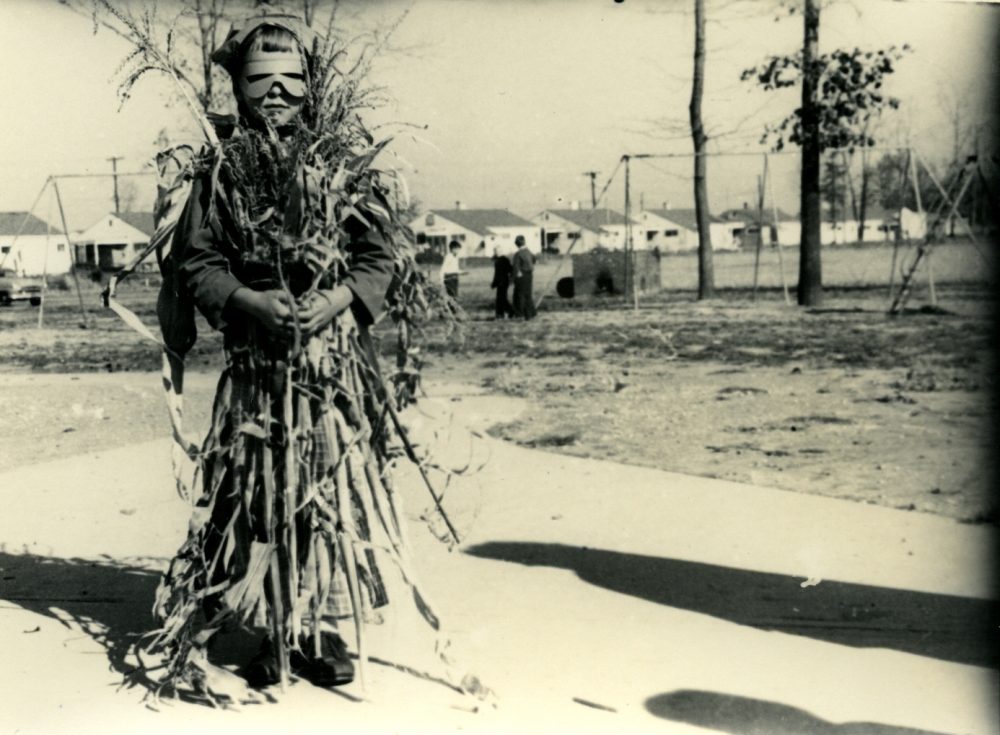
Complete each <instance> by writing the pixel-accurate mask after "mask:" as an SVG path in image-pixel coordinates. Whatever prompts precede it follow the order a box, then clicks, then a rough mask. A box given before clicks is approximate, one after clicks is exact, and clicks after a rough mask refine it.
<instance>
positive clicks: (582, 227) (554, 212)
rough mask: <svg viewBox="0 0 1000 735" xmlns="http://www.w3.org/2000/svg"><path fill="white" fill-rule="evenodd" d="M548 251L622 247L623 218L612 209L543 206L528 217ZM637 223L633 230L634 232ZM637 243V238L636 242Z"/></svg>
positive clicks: (581, 251)
mask: <svg viewBox="0 0 1000 735" xmlns="http://www.w3.org/2000/svg"><path fill="white" fill-rule="evenodd" d="M531 219H532V221H533V222H534V223H535V224H536V225H538V226H539V227H541V229H542V232H541V238H542V242H544V243H545V249H546V250H547V251H550V252H559V253H567V252H569V251H570V248H571V247H572V252H573V253H586V252H589V251H591V250H593V249H594V248H596V247H602V248H607V249H609V250H616V249H622V248H624V247H625V217H624V216H622V215H621V214H619V213H618V212H615V211H614V210H612V209H544V210H542V211H541V212H539V213H538V214H537V215H535V216H534V217H532V218H531ZM637 224H638V223H635V224H634V225H633V227H634V229H633V232H638V227H637ZM636 244H638V240H637V241H636Z"/></svg>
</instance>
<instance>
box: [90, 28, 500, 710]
mask: <svg viewBox="0 0 1000 735" xmlns="http://www.w3.org/2000/svg"><path fill="white" fill-rule="evenodd" d="M265 24H266V25H275V26H278V27H281V28H284V29H286V30H288V31H290V32H291V33H292V34H293V35H294V36H295V38H296V39H297V40H298V41H299V42H300V46H301V49H302V57H303V64H302V66H303V69H304V70H305V87H306V99H307V102H306V107H305V110H304V112H303V113H302V114H301V115H300V116H299V118H298V119H297V120H296V122H295V124H294V125H293V126H292V128H291V129H290V130H288V131H285V132H284V134H283V135H280V136H279V135H277V134H276V131H275V130H274V129H273V128H271V127H270V126H269V125H267V124H256V125H255V124H248V121H247V119H246V117H241V118H240V119H238V120H233V121H228V122H224V124H223V125H221V126H216V129H218V130H220V131H221V133H220V134H219V136H218V138H216V139H214V140H213V137H214V136H213V135H212V132H211V130H209V133H208V137H209V139H210V145H209V146H207V147H206V148H205V150H204V151H202V152H201V153H198V154H195V153H194V152H193V151H191V150H190V149H183V148H182V149H173V150H171V151H168V152H165V153H164V154H162V155H161V157H160V159H159V163H160V170H161V187H160V196H159V198H158V202H157V211H156V213H155V214H156V218H157V233H156V235H155V236H154V238H153V242H151V244H150V247H149V248H148V249H147V250H146V252H145V253H143V254H142V256H140V257H139V258H137V260H136V262H135V263H133V264H131V265H130V266H129V267H128V268H126V270H125V272H124V273H123V274H120V275H119V276H118V278H117V279H116V280H113V281H112V283H111V285H110V287H109V293H108V298H107V301H108V303H109V305H110V306H111V307H112V308H115V309H116V311H118V312H119V313H120V314H121V315H122V316H123V318H125V319H126V321H128V322H129V323H130V324H132V326H134V327H135V328H137V329H139V330H140V331H143V332H144V333H146V334H147V335H148V336H151V337H153V338H154V339H155V336H154V335H152V334H151V333H150V332H149V330H147V329H146V328H145V327H144V326H143V325H142V324H141V323H139V321H138V320H137V319H136V318H135V316H134V315H133V314H131V312H129V311H128V310H127V309H125V308H124V307H123V306H122V305H121V304H120V303H118V302H117V301H116V300H115V298H114V288H115V284H116V281H120V280H121V278H123V277H126V276H127V275H128V273H129V272H131V270H133V269H134V267H135V265H136V264H137V263H138V262H139V261H141V259H142V258H144V257H148V256H149V255H150V254H151V253H153V252H155V253H156V254H157V256H158V257H159V259H160V261H161V271H162V273H163V276H164V285H163V289H162V291H161V295H160V299H159V302H158V308H157V311H158V315H159V318H160V325H161V333H162V336H163V339H162V344H163V345H164V372H163V376H164V385H165V387H166V389H167V395H168V404H169V409H170V415H171V419H172V422H173V428H174V437H175V449H174V458H175V471H176V473H177V476H178V486H179V489H180V490H181V492H182V494H184V495H186V496H188V497H189V498H190V499H191V501H192V504H193V506H194V509H193V514H192V518H191V521H190V525H189V531H188V536H187V540H186V542H185V543H184V544H183V546H182V547H181V549H180V550H179V552H178V553H177V555H176V556H175V558H174V559H173V560H172V561H171V563H170V565H169V568H168V570H167V572H166V574H165V575H164V577H163V579H162V581H161V584H160V586H159V589H158V591H157V595H156V600H155V606H154V613H155V615H156V619H157V621H158V622H159V628H158V629H157V630H155V631H153V632H151V633H150V634H148V635H147V636H146V637H145V639H144V640H143V642H142V644H141V645H140V646H139V654H140V661H143V660H145V659H148V658H149V656H150V655H153V656H156V657H158V658H159V659H160V660H161V662H162V663H161V664H160V670H161V671H162V674H161V675H158V676H156V677H154V680H155V681H156V682H157V683H158V684H159V685H160V687H161V688H167V689H170V690H174V691H188V692H194V693H195V694H197V695H202V696H204V697H205V698H206V699H208V700H209V701H212V702H213V703H219V701H222V703H225V700H226V698H227V695H226V694H225V689H226V686H227V685H226V684H225V683H224V680H225V677H226V672H225V671H223V670H221V669H219V668H218V667H214V666H213V665H212V664H211V663H209V662H208V659H207V656H206V650H207V647H208V645H209V642H210V641H211V640H212V638H213V636H214V635H215V634H216V633H217V632H219V631H220V630H221V629H223V628H224V627H227V626H232V625H233V624H237V625H246V626H255V627H264V628H266V629H267V630H268V631H269V635H270V637H271V640H272V641H273V642H274V643H275V647H276V651H277V659H278V661H279V664H280V672H281V683H282V685H284V684H285V683H286V682H287V681H288V680H289V675H290V668H289V655H290V652H292V651H299V650H302V649H308V648H309V647H312V648H313V652H314V654H316V655H319V653H320V645H321V643H320V629H321V625H320V624H319V621H321V620H323V619H330V618H331V617H333V618H338V617H339V618H342V617H345V616H346V617H349V618H350V619H353V622H354V630H355V634H356V639H355V643H356V648H357V653H358V656H359V659H360V661H361V670H360V673H361V677H362V683H364V661H365V657H366V649H365V640H364V636H363V631H364V628H365V623H366V621H370V619H372V618H373V617H377V616H378V612H377V611H378V610H379V608H381V607H383V606H385V605H387V604H388V603H389V602H390V600H392V599H396V598H397V596H396V594H395V593H394V591H393V589H392V587H391V585H392V582H391V580H402V584H403V585H404V586H403V587H402V588H401V589H399V590H396V592H400V593H401V594H399V595H398V599H399V600H409V601H413V602H414V603H415V604H416V607H417V609H418V610H419V611H420V613H421V615H422V616H423V617H424V619H425V620H426V621H427V623H428V624H429V625H431V626H432V627H433V628H434V629H435V630H439V621H438V618H437V617H436V615H435V613H434V612H432V609H431V607H430V605H429V604H428V603H427V600H426V598H425V597H424V596H423V594H422V593H421V591H420V589H419V587H418V586H417V583H416V579H415V577H414V574H413V570H412V565H411V562H410V558H409V553H408V546H407V542H406V534H405V522H404V519H403V517H402V514H401V509H400V503H399V498H398V496H397V494H396V493H395V492H394V489H393V484H392V472H391V470H392V467H393V464H394V462H395V461H396V459H397V458H398V457H400V456H402V455H404V454H405V455H407V456H408V457H409V458H410V459H413V460H415V461H419V460H417V458H416V456H415V454H414V452H413V449H412V447H411V446H410V445H409V444H408V442H407V440H406V436H405V433H404V432H403V430H402V429H401V427H400V425H399V423H398V417H397V414H396V405H399V404H405V403H406V401H407V400H409V399H410V398H411V397H412V393H413V391H414V390H415V387H416V382H417V376H418V371H417V369H418V368H419V364H415V361H416V360H417V359H418V355H417V353H418V350H417V349H416V348H415V347H414V346H413V344H412V336H413V331H414V329H416V328H417V325H418V322H419V318H420V316H421V315H425V314H426V313H427V312H428V311H429V310H432V308H433V305H432V303H431V302H432V301H433V299H434V297H435V294H432V293H428V290H427V288H426V285H427V284H426V282H425V281H424V279H423V278H422V276H421V275H420V274H419V272H418V271H417V270H416V268H415V267H414V265H413V259H412V252H411V251H410V249H409V247H410V238H409V233H408V230H407V229H406V227H405V225H404V224H403V223H402V222H401V220H400V217H399V214H398V213H397V210H396V207H395V205H394V199H393V197H391V196H390V187H389V186H388V182H387V180H386V172H380V171H379V170H378V169H377V168H376V167H375V165H374V160H375V157H376V156H377V155H378V154H379V153H380V152H381V151H382V149H383V147H384V145H385V142H382V143H378V144H377V143H375V141H374V140H373V138H372V136H371V135H370V134H369V133H368V132H367V130H366V129H365V127H364V125H363V124H362V122H361V120H360V118H359V117H358V115H357V110H356V109H355V105H354V95H355V94H356V92H357V88H356V85H355V84H354V83H352V82H351V81H350V80H344V79H342V78H338V75H337V73H336V71H335V67H334V63H333V62H334V60H335V58H336V54H334V53H332V52H331V51H329V50H324V48H323V43H324V42H323V40H322V39H321V38H319V37H317V36H316V35H315V34H314V33H313V32H312V31H311V30H310V29H309V28H308V27H306V26H304V25H303V24H301V23H300V22H298V21H297V20H295V19H293V18H289V17H287V16H278V17H276V16H265V17H263V18H259V19H256V20H254V21H249V22H246V23H245V24H244V25H243V26H242V27H241V28H239V29H236V30H234V31H233V33H231V34H230V37H229V39H228V40H227V41H226V44H224V45H223V47H222V48H220V50H219V51H217V52H216V54H215V56H214V57H213V58H214V59H215V60H216V61H218V62H220V63H222V64H223V65H224V66H226V67H227V69H229V70H230V73H233V69H235V68H237V65H238V64H239V58H238V55H239V53H240V49H241V44H243V43H244V41H245V40H246V38H247V37H248V35H249V34H251V33H252V32H253V31H254V30H255V28H257V27H258V26H261V25H265ZM210 258H214V259H215V261H216V263H217V264H218V262H222V261H224V265H225V267H224V268H218V267H216V268H204V267H202V266H204V263H205V261H206V259H210ZM220 259H221V261H220ZM390 278H392V279H393V280H394V283H393V287H392V289H391V290H390V295H389V297H388V301H387V305H388V311H389V312H390V314H391V315H392V317H393V319H395V320H396V322H397V324H398V325H399V354H398V356H397V371H396V373H395V374H394V376H393V379H394V381H395V387H390V386H391V383H390V384H389V385H387V383H386V382H385V381H383V379H382V377H381V375H380V373H379V368H378V364H377V360H376V357H375V354H374V351H373V349H372V344H371V341H370V337H369V336H368V332H367V326H368V324H369V323H370V322H371V321H372V320H373V318H374V317H375V316H376V315H377V314H378V312H379V311H380V310H381V309H382V307H383V303H382V302H383V301H385V299H386V293H385V289H386V287H388V285H389V279H390ZM227 279H233V280H234V281H236V280H238V282H239V283H242V284H244V285H247V286H250V287H252V288H257V289H267V288H271V289H281V290H283V291H285V292H286V293H288V294H290V295H291V296H292V297H294V298H295V299H297V302H298V303H302V302H303V300H304V299H308V298H309V296H310V294H312V293H313V292H315V291H316V290H317V289H321V288H323V289H329V288H332V287H333V286H336V285H338V284H345V285H348V286H349V287H351V288H352V289H354V290H355V292H356V295H355V302H354V306H353V307H352V308H351V309H349V310H347V311H345V312H343V313H342V314H340V316H338V317H337V318H335V319H334V320H333V322H332V323H330V324H329V325H328V326H327V327H325V328H324V329H323V330H322V331H320V332H319V333H317V334H315V335H313V336H306V335H304V334H303V333H302V332H301V331H300V330H299V329H298V326H297V323H296V327H295V329H293V330H292V333H291V334H290V335H289V336H277V335H275V334H274V333H271V332H267V331H266V330H265V329H264V327H263V326H262V325H260V324H258V323H257V322H255V321H254V320H252V319H250V318H249V317H247V318H246V319H243V320H234V319H233V318H232V316H231V315H230V314H227V313H226V311H225V310H224V309H223V308H222V304H223V303H224V299H221V298H217V299H215V301H213V299H212V298H210V295H211V294H212V293H216V294H218V293H220V292H221V293H223V294H225V292H226V289H225V285H226V283H232V281H228V280H227ZM220 283H221V284H222V285H221V286H220ZM380 283H381V284H382V288H381V292H378V291H379V289H378V285H379V284H380ZM203 293H204V294H209V296H205V297H202V296H200V294H203ZM373 294H374V295H373ZM192 297H193V298H192ZM195 305H197V306H198V308H200V309H201V311H202V312H203V313H204V315H205V316H206V318H207V319H208V320H209V322H210V323H211V324H212V325H213V326H215V327H217V328H219V329H222V330H223V332H224V335H225V356H226V366H225V369H224V370H223V372H222V375H221V378H220V380H219V384H218V389H217V392H216V396H215V402H214V408H213V412H212V421H211V428H210V430H209V432H208V435H207V437H206V438H205V439H204V441H203V442H201V443H200V445H199V444H196V443H195V442H193V441H191V440H190V439H188V438H187V437H186V434H185V432H184V429H183V425H182V422H181V400H180V396H181V394H182V391H183V356H184V354H185V353H186V352H187V351H188V350H189V349H190V347H191V346H192V344H193V342H194V337H195V333H194V306H195ZM446 308H448V307H447V305H446ZM293 316H294V310H293ZM158 341H159V340H158ZM188 464H190V465H191V466H192V468H193V475H185V466H186V465H188ZM432 494H433V490H432ZM435 500H437V498H435ZM437 510H438V511H439V512H440V514H441V517H443V518H444V519H445V521H447V519H446V517H444V515H443V509H441V508H440V505H438V507H437ZM439 520H440V519H439ZM448 527H449V529H451V527H450V524H448ZM451 532H452V535H453V537H454V540H457V536H455V535H454V529H451ZM387 567H392V568H393V570H394V571H395V572H396V573H394V574H386V573H385V571H386V569H387ZM230 676H231V675H230ZM456 688H458V689H464V690H466V691H468V690H473V691H475V692H476V693H479V694H482V693H483V692H484V691H485V690H484V689H482V687H481V685H479V683H478V682H477V681H476V680H475V679H474V678H469V677H466V679H464V680H463V681H462V682H461V683H460V684H458V685H457V687H456ZM238 698H239V697H232V696H230V697H229V699H238Z"/></svg>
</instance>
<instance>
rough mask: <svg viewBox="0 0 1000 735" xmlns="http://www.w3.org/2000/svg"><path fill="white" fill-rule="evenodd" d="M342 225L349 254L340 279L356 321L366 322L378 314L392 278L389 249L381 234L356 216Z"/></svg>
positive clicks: (371, 320) (365, 323)
mask: <svg viewBox="0 0 1000 735" xmlns="http://www.w3.org/2000/svg"><path fill="white" fill-rule="evenodd" d="M345 228H346V230H347V234H348V236H349V237H350V244H349V245H348V252H349V255H350V257H349V260H348V267H347V273H346V274H345V275H344V278H343V279H342V280H341V283H343V284H344V285H345V286H347V287H348V288H349V289H351V292H352V293H353V294H354V301H353V303H352V304H351V307H352V309H353V310H354V316H355V318H356V319H357V320H358V323H359V324H361V325H363V326H368V325H369V324H372V323H373V322H374V321H375V320H376V319H378V318H379V315H381V313H382V308H383V306H384V304H385V295H386V292H387V291H388V290H389V284H390V283H391V282H392V273H393V258H392V249H391V248H390V247H389V243H387V242H386V240H385V238H383V237H382V235H381V234H379V233H378V232H377V231H376V230H375V229H374V228H372V227H367V226H366V225H365V224H363V223H362V222H360V221H359V220H357V219H356V218H353V217H352V218H350V219H348V220H347V222H346V223H345Z"/></svg>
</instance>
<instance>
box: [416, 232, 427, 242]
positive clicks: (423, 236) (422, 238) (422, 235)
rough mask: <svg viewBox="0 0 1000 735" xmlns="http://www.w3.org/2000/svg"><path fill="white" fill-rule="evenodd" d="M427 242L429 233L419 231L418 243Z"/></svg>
mask: <svg viewBox="0 0 1000 735" xmlns="http://www.w3.org/2000/svg"><path fill="white" fill-rule="evenodd" d="M426 243H427V233H425V232H418V233H417V245H424V244H426Z"/></svg>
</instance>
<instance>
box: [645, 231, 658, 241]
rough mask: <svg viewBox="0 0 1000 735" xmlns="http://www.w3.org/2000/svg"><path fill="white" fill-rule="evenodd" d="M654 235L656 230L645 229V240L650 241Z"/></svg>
mask: <svg viewBox="0 0 1000 735" xmlns="http://www.w3.org/2000/svg"><path fill="white" fill-rule="evenodd" d="M654 237H656V230H646V242H652V241H653V238H654Z"/></svg>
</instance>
